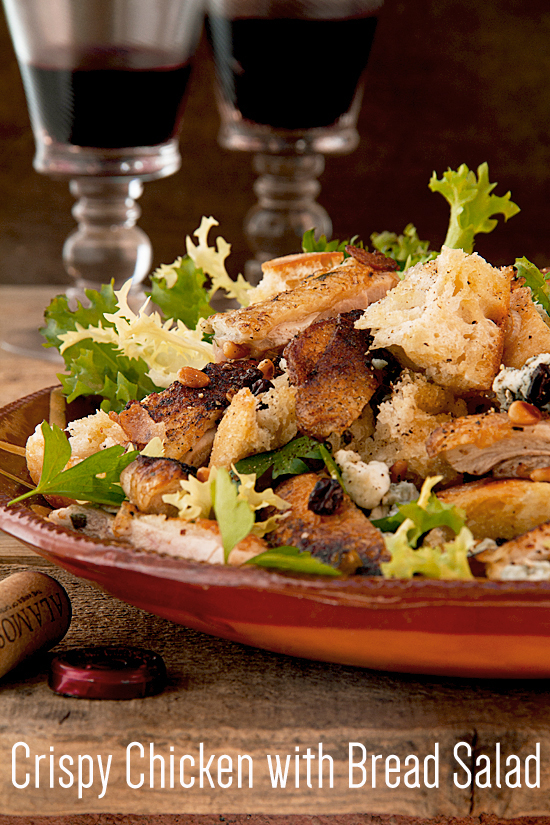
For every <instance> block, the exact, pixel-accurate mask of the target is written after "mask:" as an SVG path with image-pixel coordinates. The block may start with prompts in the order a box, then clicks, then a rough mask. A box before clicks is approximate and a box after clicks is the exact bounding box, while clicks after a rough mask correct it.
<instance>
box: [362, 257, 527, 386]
mask: <svg viewBox="0 0 550 825" xmlns="http://www.w3.org/2000/svg"><path fill="white" fill-rule="evenodd" d="M511 277H512V267H506V268H503V269H496V268H495V267H493V266H491V265H490V264H488V263H487V262H486V261H485V260H483V258H481V257H480V256H479V255H477V254H475V253H474V254H472V255H466V254H465V253H464V252H462V250H460V249H449V248H448V247H445V246H444V247H443V250H442V252H441V254H440V255H439V256H438V257H437V258H436V259H435V260H434V261H429V262H428V263H427V264H418V265H417V266H415V267H413V268H412V269H410V270H409V271H408V272H407V274H406V277H405V279H404V280H403V281H401V282H400V283H399V284H398V285H397V286H396V287H395V288H394V289H392V290H390V291H389V292H388V293H387V295H386V297H385V298H383V299H382V300H380V301H378V302H377V303H375V304H371V305H370V306H369V307H367V309H366V310H365V312H364V314H363V316H362V317H361V319H360V320H359V321H358V322H357V324H356V326H357V327H358V328H359V329H371V332H372V334H373V336H374V342H373V347H386V348H387V349H389V350H391V351H392V352H393V353H394V354H395V356H396V357H397V358H398V359H399V361H400V362H401V363H402V364H403V365H404V366H408V367H412V368H413V369H416V370H420V371H422V372H425V374H426V376H427V377H428V378H429V379H431V380H432V381H434V382H435V383H437V384H441V385H442V386H444V387H449V388H450V389H451V390H453V391H454V392H455V393H463V392H467V391H469V390H480V391H482V390H489V389H490V388H491V384H492V381H493V378H494V377H495V375H496V373H497V371H498V369H499V367H500V362H501V355H502V349H503V342H504V326H505V323H506V320H507V318H508V313H509V307H510V281H511Z"/></svg>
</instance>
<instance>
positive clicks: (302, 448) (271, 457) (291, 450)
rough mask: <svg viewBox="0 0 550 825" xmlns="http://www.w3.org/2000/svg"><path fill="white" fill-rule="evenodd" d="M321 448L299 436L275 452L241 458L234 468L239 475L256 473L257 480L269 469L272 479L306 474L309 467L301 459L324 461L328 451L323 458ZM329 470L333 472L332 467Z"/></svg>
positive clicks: (310, 440)
mask: <svg viewBox="0 0 550 825" xmlns="http://www.w3.org/2000/svg"><path fill="white" fill-rule="evenodd" d="M322 446H323V445H322V444H321V443H320V442H319V441H316V440H315V439H314V438H309V436H307V435H301V436H298V437H297V438H293V439H292V441H289V442H288V444H285V445H284V447H279V449H277V450H269V451H268V452H266V453H258V455H251V456H248V457H247V458H242V459H241V460H240V461H239V462H237V464H236V465H235V467H236V469H237V471H238V472H239V473H256V477H257V478H260V476H262V475H263V474H264V473H265V472H266V471H267V470H269V469H270V468H271V469H272V477H273V479H276V478H278V477H279V476H284V475H299V474H300V473H308V472H309V471H310V467H309V466H308V465H307V464H306V463H305V461H304V460H303V459H306V458H310V459H317V460H318V461H325V456H326V452H328V451H326V448H325V456H324V455H323V453H322V452H321V447H322ZM329 455H330V454H329ZM331 458H332V457H331ZM325 463H326V462H325ZM331 470H332V471H334V468H333V467H332V466H331Z"/></svg>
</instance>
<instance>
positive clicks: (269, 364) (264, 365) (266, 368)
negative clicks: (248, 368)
mask: <svg viewBox="0 0 550 825" xmlns="http://www.w3.org/2000/svg"><path fill="white" fill-rule="evenodd" d="M258 369H259V370H260V372H261V373H262V375H263V377H264V378H267V380H268V381H270V380H271V379H272V378H273V376H274V375H275V365H274V364H273V361H271V360H270V359H269V358H264V360H263V361H260V363H259V364H258Z"/></svg>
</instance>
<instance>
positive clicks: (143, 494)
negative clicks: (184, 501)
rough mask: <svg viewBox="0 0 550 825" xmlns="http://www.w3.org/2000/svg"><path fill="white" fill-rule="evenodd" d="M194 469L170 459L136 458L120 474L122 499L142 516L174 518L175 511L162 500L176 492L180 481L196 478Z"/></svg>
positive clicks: (143, 456)
mask: <svg viewBox="0 0 550 825" xmlns="http://www.w3.org/2000/svg"><path fill="white" fill-rule="evenodd" d="M196 474H197V471H196V470H195V468H194V467H190V466H189V465H187V464H183V463H182V462H181V461H177V460H176V459H174V458H156V457H153V456H145V455H139V456H138V457H137V458H136V460H135V461H132V463H131V464H129V465H128V466H127V467H126V468H125V469H124V470H123V471H122V473H121V476H120V483H121V484H122V489H123V490H124V492H125V493H126V496H127V497H128V499H129V500H130V501H131V503H132V504H135V505H136V507H138V508H139V509H140V510H141V512H142V513H160V514H163V515H165V516H177V514H178V511H177V508H176V507H174V506H173V505H171V504H166V503H165V502H164V501H163V500H162V497H163V496H164V495H166V494H168V493H176V492H178V491H179V490H180V489H181V487H180V481H186V480H187V479H188V478H189V476H190V475H196Z"/></svg>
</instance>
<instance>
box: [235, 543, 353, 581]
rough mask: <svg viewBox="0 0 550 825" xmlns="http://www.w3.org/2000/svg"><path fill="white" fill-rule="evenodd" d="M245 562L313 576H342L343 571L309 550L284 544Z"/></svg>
mask: <svg viewBox="0 0 550 825" xmlns="http://www.w3.org/2000/svg"><path fill="white" fill-rule="evenodd" d="M245 564H254V565H256V567H267V568H269V569H271V570H291V571H292V572H294V573H310V574H311V575H313V576H333V577H336V576H341V575H342V574H341V572H340V571H339V570H337V569H336V568H334V567H331V566H330V565H329V564H325V563H324V562H322V561H319V560H318V559H316V558H314V557H313V556H312V555H311V553H309V552H308V551H305V550H304V551H301V550H299V549H298V547H291V546H284V547H275V548H273V549H272V550H266V551H265V552H264V553H260V554H259V555H257V556H254V557H253V558H251V559H248V561H247V562H245Z"/></svg>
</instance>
